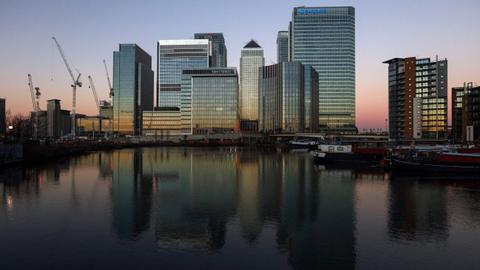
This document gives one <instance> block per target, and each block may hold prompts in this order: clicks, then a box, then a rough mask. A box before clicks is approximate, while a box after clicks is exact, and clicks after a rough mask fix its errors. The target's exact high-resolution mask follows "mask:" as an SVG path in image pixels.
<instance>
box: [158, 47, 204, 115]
mask: <svg viewBox="0 0 480 270" xmlns="http://www.w3.org/2000/svg"><path fill="white" fill-rule="evenodd" d="M157 53H158V61H157V63H158V66H157V106H158V107H177V108H179V107H180V90H181V84H182V71H183V70H184V69H192V68H208V67H209V57H210V42H209V40H208V39H190V40H160V41H159V42H158V46H157Z"/></svg>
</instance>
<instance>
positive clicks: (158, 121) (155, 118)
mask: <svg viewBox="0 0 480 270" xmlns="http://www.w3.org/2000/svg"><path fill="white" fill-rule="evenodd" d="M181 134H182V133H181V114H180V108H178V107H173V108H168V107H155V109H154V110H153V111H144V112H143V135H145V136H164V135H165V136H169V135H181Z"/></svg>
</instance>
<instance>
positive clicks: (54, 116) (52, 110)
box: [39, 99, 72, 139]
mask: <svg viewBox="0 0 480 270" xmlns="http://www.w3.org/2000/svg"><path fill="white" fill-rule="evenodd" d="M46 115H47V121H46V122H47V137H49V138H54V139H58V138H60V137H62V136H65V135H67V134H69V133H70V131H71V125H72V122H71V117H70V111H67V110H62V108H61V104H60V100H58V99H50V100H47V113H46ZM39 116H41V115H39ZM39 122H41V121H40V120H39Z"/></svg>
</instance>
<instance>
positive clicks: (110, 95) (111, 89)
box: [103, 59, 113, 101]
mask: <svg viewBox="0 0 480 270" xmlns="http://www.w3.org/2000/svg"><path fill="white" fill-rule="evenodd" d="M103 66H104V67H105V73H106V74H107V81H108V90H109V91H108V96H109V97H110V99H112V97H113V87H112V83H111V82H110V76H109V75H108V68H107V62H105V59H103ZM110 101H111V100H110Z"/></svg>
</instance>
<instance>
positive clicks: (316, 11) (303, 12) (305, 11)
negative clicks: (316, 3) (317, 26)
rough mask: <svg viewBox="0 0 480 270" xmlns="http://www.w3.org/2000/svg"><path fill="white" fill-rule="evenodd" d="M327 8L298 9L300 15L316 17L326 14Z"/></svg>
mask: <svg viewBox="0 0 480 270" xmlns="http://www.w3.org/2000/svg"><path fill="white" fill-rule="evenodd" d="M326 13H327V9H326V8H299V9H297V14H298V15H316V14H326Z"/></svg>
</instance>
